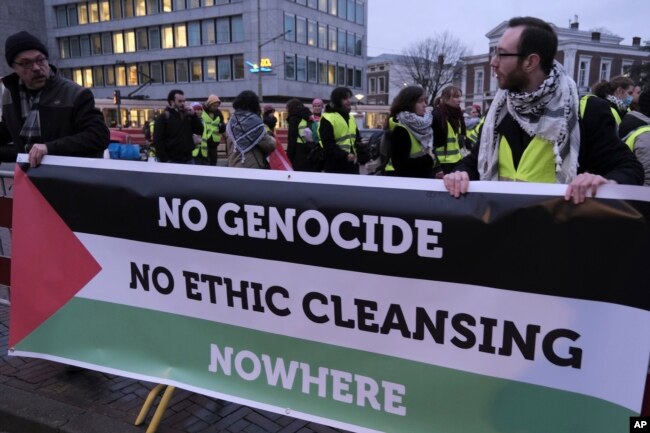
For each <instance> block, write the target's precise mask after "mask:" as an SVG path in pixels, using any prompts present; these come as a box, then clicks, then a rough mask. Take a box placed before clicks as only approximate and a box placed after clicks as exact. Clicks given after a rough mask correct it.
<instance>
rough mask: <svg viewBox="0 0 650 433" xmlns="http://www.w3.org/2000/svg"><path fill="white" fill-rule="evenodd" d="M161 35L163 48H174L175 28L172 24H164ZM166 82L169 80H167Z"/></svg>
mask: <svg viewBox="0 0 650 433" xmlns="http://www.w3.org/2000/svg"><path fill="white" fill-rule="evenodd" d="M161 36H162V47H163V48H174V29H173V28H172V26H170V25H168V26H163V28H162V35H161ZM165 82H167V81H166V80H165Z"/></svg>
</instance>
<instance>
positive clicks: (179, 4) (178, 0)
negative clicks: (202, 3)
mask: <svg viewBox="0 0 650 433" xmlns="http://www.w3.org/2000/svg"><path fill="white" fill-rule="evenodd" d="M174 10H175V11H182V10H185V0H174Z"/></svg>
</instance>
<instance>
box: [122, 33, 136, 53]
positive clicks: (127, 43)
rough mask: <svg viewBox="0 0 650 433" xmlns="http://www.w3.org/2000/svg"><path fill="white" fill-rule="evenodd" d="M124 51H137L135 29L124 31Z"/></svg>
mask: <svg viewBox="0 0 650 433" xmlns="http://www.w3.org/2000/svg"><path fill="white" fill-rule="evenodd" d="M124 51H126V52H127V53H135V30H125V31H124Z"/></svg>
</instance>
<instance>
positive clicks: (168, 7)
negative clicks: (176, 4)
mask: <svg viewBox="0 0 650 433" xmlns="http://www.w3.org/2000/svg"><path fill="white" fill-rule="evenodd" d="M161 1H162V10H163V12H171V11H172V0H161Z"/></svg>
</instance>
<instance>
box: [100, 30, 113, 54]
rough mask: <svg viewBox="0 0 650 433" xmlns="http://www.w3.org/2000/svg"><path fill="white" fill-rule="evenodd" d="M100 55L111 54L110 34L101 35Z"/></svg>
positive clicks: (111, 39)
mask: <svg viewBox="0 0 650 433" xmlns="http://www.w3.org/2000/svg"><path fill="white" fill-rule="evenodd" d="M102 53H104V54H111V53H113V36H111V34H110V33H102Z"/></svg>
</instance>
